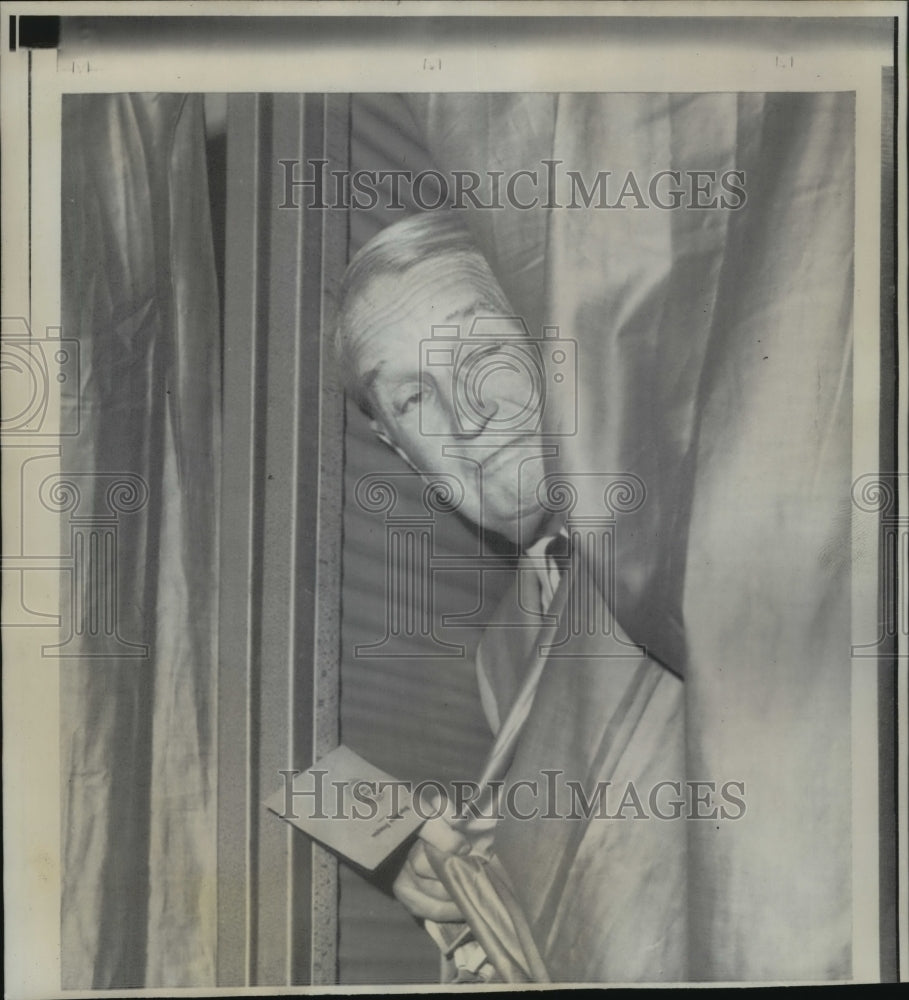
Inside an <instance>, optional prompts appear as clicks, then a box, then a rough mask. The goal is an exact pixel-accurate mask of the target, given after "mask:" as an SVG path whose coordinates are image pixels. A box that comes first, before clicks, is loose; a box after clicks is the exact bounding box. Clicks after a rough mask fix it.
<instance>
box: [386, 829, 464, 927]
mask: <svg viewBox="0 0 909 1000" xmlns="http://www.w3.org/2000/svg"><path fill="white" fill-rule="evenodd" d="M419 838H420V839H419V840H417V842H416V843H415V844H414V845H413V847H412V848H411V850H410V854H409V855H408V856H407V861H406V862H405V864H404V867H403V868H402V869H401V873H400V874H399V875H398V877H397V879H395V883H394V886H393V890H394V894H395V896H396V897H397V898H398V899H399V900H400V901H401V902H402V903H403V904H404V905H405V906H406V907H407V909H408V910H409V911H410V912H411V913H412V914H413V915H414V916H415V917H418V918H419V919H421V920H436V921H438V922H440V923H446V922H450V921H458V920H463V919H464V918H463V916H462V915H461V911H460V910H459V909H458V907H457V905H456V904H455V902H454V901H453V900H452V899H451V897H450V896H449V895H448V891H447V890H446V889H445V886H444V885H443V884H442V882H441V881H440V880H439V879H438V877H437V876H436V873H435V871H434V869H433V867H432V864H431V861H430V858H431V857H433V856H435V857H436V858H437V860H438V857H439V855H444V854H469V853H470V843H469V841H468V840H467V838H466V837H465V836H464V835H463V834H462V833H460V832H459V831H457V830H456V829H454V827H452V826H451V825H449V823H448V822H447V821H446V819H445V818H444V817H442V816H440V817H438V818H436V819H429V820H427V821H426V822H425V823H424V824H423V826H422V827H421V829H420V832H419Z"/></svg>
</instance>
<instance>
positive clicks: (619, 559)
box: [412, 93, 854, 981]
mask: <svg viewBox="0 0 909 1000" xmlns="http://www.w3.org/2000/svg"><path fill="white" fill-rule="evenodd" d="M412 107H413V111H414V114H415V117H416V118H417V119H418V120H419V121H420V122H421V124H422V126H423V128H424V130H425V134H426V137H427V143H428V146H429V148H430V150H431V152H432V154H433V156H434V159H435V161H436V166H437V167H438V168H439V169H441V170H446V169H447V170H452V169H463V167H464V165H465V164H467V165H469V166H470V167H472V168H473V169H475V170H478V171H481V172H484V171H493V170H501V171H505V172H506V176H508V175H511V174H514V173H515V172H516V171H519V170H535V171H537V172H538V174H539V176H540V177H541V178H543V177H545V176H546V173H545V171H546V169H547V168H546V166H545V164H544V161H545V160H547V159H548V160H552V161H557V162H558V164H559V172H558V174H557V180H556V185H555V189H554V190H555V194H556V197H555V199H554V202H555V204H557V205H559V206H560V207H556V208H549V209H543V208H536V209H534V210H521V209H519V208H516V207H514V206H513V205H506V206H505V207H503V208H500V209H496V210H485V211H484V210H477V209H473V208H470V209H467V210H465V211H464V215H465V217H466V220H467V222H468V224H469V225H470V226H471V228H472V230H473V232H474V233H475V235H476V237H477V239H478V242H479V243H480V245H481V246H482V248H483V249H484V252H486V253H487V254H488V256H489V259H490V261H491V262H492V264H493V267H494V269H495V270H496V273H497V276H498V277H499V279H500V282H501V284H502V286H503V288H504V289H505V291H506V293H507V294H508V295H509V297H510V298H511V301H512V305H513V306H514V308H515V310H516V311H517V312H519V313H522V314H523V315H524V316H525V317H526V319H527V321H528V324H529V325H530V327H531V330H536V331H539V329H540V328H541V327H542V326H543V325H544V324H546V325H556V326H558V327H559V328H560V333H561V336H562V337H563V338H570V339H571V340H573V341H575V342H576V344H577V357H578V376H577V383H576V385H577V393H576V398H577V401H578V408H579V419H578V427H577V433H576V434H573V435H566V436H564V437H562V438H561V439H560V440H559V457H558V465H559V468H560V470H561V471H563V472H564V473H565V474H566V475H569V476H575V477H581V479H583V477H584V475H585V474H586V473H592V474H597V473H609V474H619V473H623V474H627V473H631V474H633V475H635V476H637V477H638V478H639V480H640V481H641V482H642V483H643V484H644V487H645V490H646V500H645V502H644V503H643V504H642V505H641V506H640V507H639V508H638V509H637V510H633V511H628V512H626V513H623V514H622V515H621V516H620V517H618V518H617V519H616V522H615V549H614V556H613V558H612V566H611V567H609V569H611V570H612V571H613V572H614V581H615V584H614V588H613V589H612V591H611V592H610V593H609V595H608V596H609V600H610V605H611V609H612V611H613V612H614V615H615V619H616V621H617V622H618V624H619V626H620V627H621V628H623V629H624V630H625V631H626V632H627V633H628V635H629V636H630V638H631V640H633V641H634V642H635V643H639V644H641V645H642V646H644V647H645V648H646V650H647V653H648V654H649V655H650V656H651V657H652V658H653V660H654V661H655V662H656V663H658V664H660V665H661V666H660V669H662V670H664V671H665V672H666V673H667V675H668V676H672V677H673V680H676V678H683V681H682V685H681V689H680V690H676V691H673V690H672V689H669V688H667V689H666V698H665V699H664V702H663V704H662V707H661V708H659V709H657V708H656V707H654V708H653V709H650V708H648V709H647V710H643V711H642V713H641V715H640V720H639V722H638V723H637V724H636V726H635V727H634V731H633V732H632V733H631V734H630V735H626V736H625V737H623V739H626V740H627V744H626V745H625V747H624V750H625V753H624V756H623V755H622V754H621V753H620V752H619V751H620V750H622V749H623V748H621V747H618V746H616V747H614V748H613V753H612V757H611V758H610V755H609V754H608V753H607V754H606V756H605V758H604V759H612V760H614V761H615V762H616V763H614V764H611V765H610V767H611V768H612V769H611V770H609V769H608V768H607V769H605V770H603V769H601V770H600V771H599V772H597V773H596V774H592V773H591V772H590V770H589V766H590V761H589V760H588V758H587V755H589V753H590V752H591V748H592V747H593V746H595V745H596V743H595V742H594V741H595V740H597V739H598V735H599V736H602V738H603V739H606V740H608V739H613V738H614V737H611V736H610V735H609V733H608V729H609V725H610V719H609V718H605V717H604V718H603V719H602V720H601V722H600V723H599V729H598V727H597V723H596V720H595V719H594V718H592V716H594V715H595V712H594V709H593V708H592V707H591V702H594V703H595V702H596V700H597V699H598V698H599V699H603V703H604V704H607V705H609V706H610V708H609V711H608V712H606V713H605V715H607V716H609V717H610V718H613V715H612V707H611V706H612V705H613V704H614V702H615V701H616V699H617V698H618V697H619V693H620V692H619V691H618V690H617V685H618V686H619V687H620V686H621V685H624V684H625V683H627V675H621V673H620V671H619V668H618V667H617V665H616V661H615V660H614V659H613V660H606V659H605V658H604V659H602V661H601V667H600V669H595V668H594V667H593V666H592V665H591V661H585V662H584V663H582V664H580V665H579V664H577V663H576V662H575V663H571V662H562V663H551V664H550V667H549V668H547V672H546V674H544V678H543V680H542V681H541V685H540V688H539V690H538V693H537V698H536V702H535V704H534V709H533V712H532V714H531V716H530V717H529V719H528V723H527V729H526V732H525V734H524V747H525V749H524V750H523V751H519V754H518V757H517V758H516V764H515V767H516V768H520V767H523V768H524V770H523V771H520V772H519V771H517V770H515V769H514V768H513V770H512V777H527V776H529V775H531V773H532V772H533V771H534V769H539V767H540V766H541V765H542V766H549V767H564V768H566V769H567V770H571V769H573V770H574V771H575V772H576V773H579V774H582V775H584V776H586V778H587V779H593V778H599V779H602V780H612V779H613V778H618V777H621V778H622V779H623V780H624V779H625V778H628V779H629V780H635V781H642V782H648V783H649V782H652V781H659V780H671V779H677V778H687V779H688V780H689V781H694V780H698V781H712V782H714V783H715V784H716V785H717V786H719V785H721V784H722V783H724V782H726V781H734V782H741V783H743V785H744V794H743V799H744V802H745V811H744V814H743V815H741V816H740V817H739V818H738V819H736V820H731V821H730V820H726V821H725V822H708V821H705V820H691V821H688V822H682V823H676V824H675V825H674V826H673V825H672V824H668V823H667V824H664V829H662V830H661V832H660V833H657V832H656V831H654V830H652V829H650V827H653V825H654V823H653V821H651V823H650V824H649V825H648V824H645V823H641V824H640V829H641V832H642V833H644V831H645V828H647V829H646V835H643V836H640V837H639V838H638V846H637V847H635V844H634V840H633V838H631V837H630V836H629V837H628V838H626V839H624V840H623V839H622V838H621V835H619V834H617V833H616V832H615V828H614V826H613V827H612V828H610V827H609V824H608V823H607V824H605V825H604V826H603V827H602V828H601V830H600V832H599V833H598V832H597V830H596V828H595V827H594V826H593V825H590V826H589V827H588V830H587V833H586V834H585V839H584V840H583V842H582V848H581V850H579V851H578V853H577V855H576V861H575V862H574V864H573V865H572V867H571V869H570V870H569V871H568V873H567V874H566V873H564V872H562V873H561V874H560V875H559V880H560V883H559V884H558V885H557V884H555V883H553V884H551V885H545V884H542V882H545V878H544V877H543V876H542V875H541V871H542V870H543V869H541V867H540V865H539V864H538V862H539V860H540V857H541V854H545V853H546V846H545V845H546V844H547V842H548V841H551V840H552V838H553V837H557V834H556V832H554V831H555V830H556V828H555V827H554V826H553V825H552V824H551V823H550V824H546V823H545V822H542V821H539V822H537V823H536V824H534V823H532V822H528V823H525V824H524V827H525V828H526V829H523V830H518V824H516V823H515V824H511V827H510V828H509V827H508V824H505V825H503V828H502V831H500V833H499V834H497V854H498V856H499V858H500V860H501V862H502V864H503V866H504V867H505V868H506V870H508V872H509V875H510V876H511V878H512V881H513V882H514V884H515V885H516V886H517V887H518V889H519V891H524V892H525V893H526V896H525V905H526V907H527V908H528V910H530V914H529V915H530V918H531V921H532V920H533V917H534V908H535V907H536V906H538V905H539V899H541V898H544V897H545V898H546V899H547V907H548V912H549V913H553V912H555V913H559V914H560V919H561V920H562V923H561V925H559V926H558V927H556V928H552V927H544V926H542V925H539V926H538V927H537V930H536V933H537V935H538V938H537V945H538V947H539V948H540V951H541V954H542V956H543V959H544V961H545V962H546V963H547V966H548V968H549V972H550V975H551V977H552V978H553V979H557V978H559V973H560V972H561V973H567V975H568V978H576V977H577V975H578V974H580V977H581V978H584V977H585V974H586V977H587V978H594V977H595V978H596V979H598V980H607V981H608V980H615V979H617V978H622V977H623V976H624V975H628V974H630V975H631V976H633V977H634V978H639V979H647V978H652V979H659V978H664V977H665V978H673V977H674V973H677V971H678V969H679V968H680V965H679V961H680V959H679V952H681V953H682V955H684V957H685V960H686V962H687V970H686V975H687V977H688V978H690V979H694V980H699V979H712V980H717V979H729V980H768V979H815V978H834V977H840V976H843V977H845V976H848V975H849V971H850V942H851V912H850V911H851V888H850V887H851V797H850V795H849V794H848V791H846V790H848V788H849V787H850V782H851V763H850V760H851V758H850V703H849V697H850V683H851V681H850V678H851V673H850V668H851V664H850V637H849V600H850V597H849V588H850V575H849V563H848V559H846V558H843V557H842V556H841V555H838V554H839V553H845V552H848V551H849V540H850V534H849V495H850V494H849V487H850V480H851V437H852V423H851V421H852V416H851V414H852V398H851V391H850V379H851V368H850V358H851V343H852V337H851V334H852V330H851V303H852V294H853V291H852V250H853V206H854V151H853V143H854V106H853V98H852V96H851V95H849V94H820V93H819V94H795V93H779V94H733V93H723V94H687V95H686V94H675V95H668V94H603V95H597V94H567V95H559V96H554V95H547V94H538V95H508V94H502V95H491V96H490V95H472V94H460V95H434V96H432V97H428V98H427V97H419V98H414V99H413V100H412ZM667 170H673V171H680V172H681V174H680V177H679V179H678V180H675V186H676V187H679V186H681V187H682V190H683V192H684V198H683V200H684V202H685V203H684V204H680V205H679V206H678V207H675V208H661V207H659V206H657V205H655V204H653V197H652V194H651V191H650V189H649V183H650V181H651V180H652V179H653V178H654V177H655V176H656V175H657V174H659V173H660V172H661V171H667ZM568 171H576V172H578V174H580V175H581V176H582V178H583V180H584V182H585V184H586V187H587V189H588V191H589V189H590V187H591V185H592V183H593V182H594V180H595V178H596V177H597V174H598V172H600V171H608V172H609V173H610V177H609V180H608V183H609V185H610V186H609V189H608V190H609V194H608V196H607V198H608V201H609V202H610V203H614V202H616V200H617V197H618V195H619V192H620V191H628V192H629V193H628V196H627V197H625V198H624V199H623V202H622V205H621V207H618V208H602V207H597V201H598V198H597V197H596V196H595V197H594V198H593V199H592V205H591V207H583V206H582V207H575V208H570V207H566V206H568V205H570V203H571V202H572V199H573V195H574V200H575V201H577V199H578V190H577V188H576V187H572V181H571V178H570V176H569V174H568ZM696 171H710V172H711V178H712V181H708V183H712V185H713V187H712V188H711V189H710V193H709V194H708V196H707V197H706V198H705V197H702V196H695V195H694V194H693V189H692V184H693V183H695V182H693V181H692V172H696ZM730 171H738V172H740V173H738V174H736V175H731V174H729V172H730ZM629 175H633V177H634V178H635V180H636V181H637V186H638V188H639V189H640V190H641V192H642V196H643V197H642V198H639V197H638V196H637V195H636V193H635V192H634V190H633V188H626V187H624V186H623V185H624V183H625V181H626V178H627V177H628V176H629ZM723 175H726V176H727V177H729V178H730V179H731V182H732V184H733V185H738V186H739V187H741V189H742V190H743V191H744V194H745V197H744V202H743V203H739V202H741V199H739V198H738V197H737V196H736V197H732V198H730V199H729V202H730V205H729V206H727V207H725V208H724V207H722V206H721V205H719V204H717V203H713V207H710V208H704V209H702V208H698V207H696V206H695V207H692V205H691V203H692V201H693V200H697V201H699V202H701V203H707V202H711V203H712V199H713V197H714V196H716V195H719V194H723V193H724V190H726V189H723V188H722V187H721V186H720V183H719V179H720V178H721V177H722V176H723ZM680 182H681V184H680ZM662 183H663V185H664V186H663V187H661V188H660V189H659V191H660V197H661V198H662V199H663V200H665V199H666V198H667V190H668V189H667V187H666V186H665V184H666V182H665V178H664V181H663V182H662ZM701 183H704V182H703V181H702V182H701ZM540 186H542V187H544V188H545V181H543V180H541V181H540ZM478 194H479V197H480V198H481V199H483V200H484V201H486V202H488V201H489V200H490V192H489V189H488V185H487V188H486V189H485V190H484V189H483V188H482V187H481V188H480V189H479V191H478ZM550 200H553V199H550ZM642 200H643V201H645V202H647V204H641V201H642ZM736 203H739V204H736ZM605 578H607V579H608V578H609V573H606V574H605ZM629 669H631V667H630V666H629ZM585 675H586V676H585ZM610 676H613V680H612V681H610V680H609V678H610ZM654 704H655V705H656V702H655V703H654ZM560 727H561V728H560ZM565 727H568V728H572V727H573V728H574V730H575V732H577V731H581V730H583V732H584V734H585V736H586V737H588V739H587V742H586V743H585V746H580V745H579V744H578V742H577V741H575V742H574V743H573V742H572V740H571V739H570V738H569V737H567V736H566V735H565V732H564V730H565ZM661 727H662V728H661ZM661 733H662V735H663V736H664V737H665V740H664V743H663V744H661V743H660V736H661ZM679 740H682V741H683V742H682V744H679V743H678V741H679ZM672 745H676V746H678V745H682V746H683V747H684V750H683V753H682V754H681V759H680V758H679V755H678V754H676V753H675V752H674V751H673V750H672ZM528 748H530V749H528ZM534 748H535V749H534ZM547 753H548V754H549V758H548V759H547ZM644 791H645V792H646V788H645V789H644ZM657 822H659V821H657ZM670 828H671V830H672V832H669V830H670ZM509 829H510V831H511V832H507V831H508V830H509ZM503 831H506V832H503ZM613 837H617V838H619V840H618V841H612V840H610V838H613ZM660 852H664V853H663V854H662V855H661V854H660ZM668 855H672V856H673V857H674V858H675V861H674V862H673V863H672V864H671V865H670V869H671V870H670V871H669V872H668V874H667V872H666V871H662V870H661V867H660V866H661V864H663V860H661V859H662V858H664V857H665V856H668ZM680 864H681V865H683V866H684V869H685V871H686V875H687V904H685V906H684V911H685V912H679V908H678V906H675V907H673V906H668V907H665V908H664V912H663V915H662V916H661V915H660V913H659V910H658V908H654V909H653V910H651V911H650V914H649V915H646V916H645V915H644V914H646V908H647V906H648V905H651V904H652V903H653V900H652V899H651V900H649V901H648V898H647V896H648V891H649V890H652V889H653V887H654V885H655V884H656V883H657V882H659V881H660V880H661V879H662V880H664V881H666V882H667V884H672V879H673V878H674V877H675V874H676V873H677V870H678V865H680ZM556 867H557V866H556ZM629 872H632V873H633V872H637V875H629ZM616 878H618V889H619V894H618V896H616V895H615V894H614V893H613V892H612V889H613V879H616ZM635 878H636V879H637V888H635V887H634V885H633V882H634V879H635ZM632 889H633V890H634V891H631V890H632ZM559 893H563V894H564V898H563V899H562V901H561V903H562V909H561V910H560V909H559V901H558V899H557V897H558V894H559ZM554 894H555V901H553V900H554ZM684 896H685V890H683V889H682V888H681V887H679V888H678V892H677V893H675V894H674V896H673V899H675V900H676V901H678V900H679V899H682V900H683V899H684ZM664 902H665V900H664ZM617 905H618V910H617V909H616V906H617ZM553 907H555V908H553ZM592 926H593V927H599V928H601V929H602V930H601V933H600V934H599V936H598V935H597V933H595V932H592V931H591V930H590V928H591V927H592ZM635 926H640V927H642V928H645V929H646V934H647V935H648V936H646V937H641V938H639V939H638V943H634V941H633V940H631V939H630V938H627V937H626V935H627V934H628V933H629V928H632V927H635ZM616 937H617V938H618V939H619V940H622V941H624V942H625V945H626V946H627V948H626V952H625V953H623V954H619V953H613V952H611V951H610V948H611V942H612V941H614V940H615V939H616ZM572 940H574V941H575V942H580V944H579V945H577V947H576V948H575V950H574V951H573V952H572V950H571V941H572ZM585 944H586V945H588V946H589V948H588V949H585V947H584V945H585ZM644 946H648V947H650V948H651V951H650V953H649V956H648V955H643V956H641V955H639V958H640V961H636V960H635V959H634V958H629V956H628V950H629V949H630V950H631V951H634V949H638V952H640V951H641V949H642V948H643V947H644ZM590 949H592V950H593V951H594V952H596V953H598V955H599V957H598V958H594V959H591V958H590V954H589V950H590Z"/></svg>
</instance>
